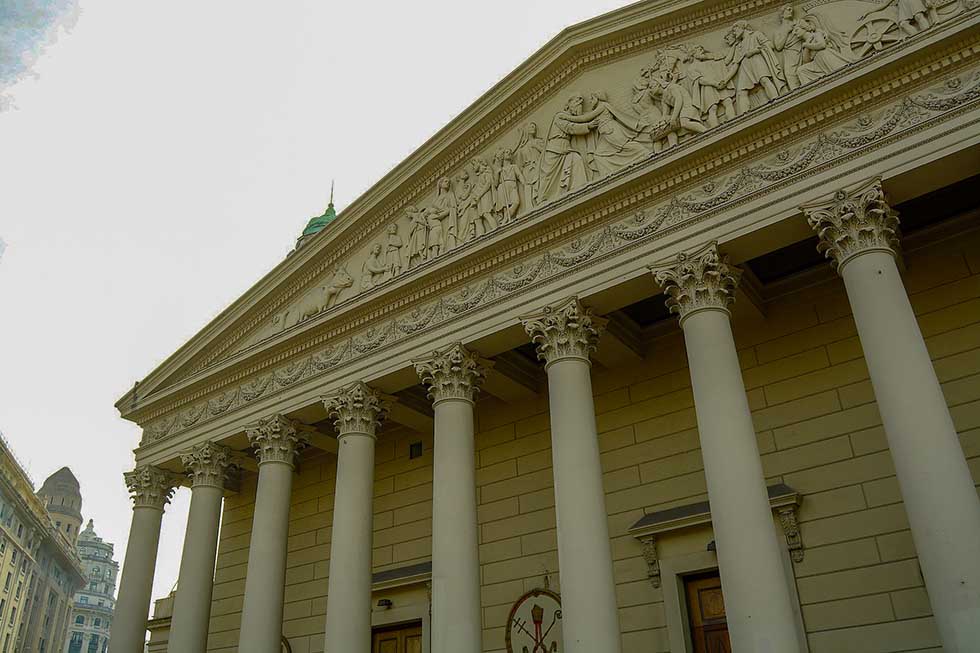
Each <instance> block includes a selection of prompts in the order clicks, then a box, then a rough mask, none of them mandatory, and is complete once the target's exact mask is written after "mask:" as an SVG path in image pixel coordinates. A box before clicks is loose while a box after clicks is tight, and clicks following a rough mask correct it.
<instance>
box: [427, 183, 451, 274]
mask: <svg viewBox="0 0 980 653" xmlns="http://www.w3.org/2000/svg"><path fill="white" fill-rule="evenodd" d="M426 218H427V220H428V222H429V255H430V256H438V255H439V254H440V253H442V252H443V251H449V250H451V249H456V247H457V246H459V234H458V228H459V227H458V222H459V211H458V208H457V203H456V195H454V194H453V188H452V182H450V181H449V177H442V178H440V179H439V182H438V184H436V199H435V201H434V202H433V203H432V206H431V207H429V209H428V211H427V212H426Z"/></svg>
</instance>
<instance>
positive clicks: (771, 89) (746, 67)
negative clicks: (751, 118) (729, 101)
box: [728, 20, 782, 115]
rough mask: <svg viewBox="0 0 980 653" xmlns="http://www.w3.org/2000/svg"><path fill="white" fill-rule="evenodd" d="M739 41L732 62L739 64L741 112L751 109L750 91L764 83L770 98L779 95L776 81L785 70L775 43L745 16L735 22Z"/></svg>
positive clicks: (735, 35)
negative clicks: (777, 54) (755, 27)
mask: <svg viewBox="0 0 980 653" xmlns="http://www.w3.org/2000/svg"><path fill="white" fill-rule="evenodd" d="M732 34H733V36H734V42H735V45H734V47H733V48H732V51H731V54H730V55H729V57H728V63H729V64H731V65H733V66H735V93H736V96H735V97H736V102H737V108H738V113H739V115H741V114H743V113H745V112H746V111H748V110H749V108H750V104H749V93H750V92H751V91H753V90H755V89H756V88H758V87H762V89H763V91H764V92H765V94H766V97H767V98H768V99H769V100H775V99H776V98H777V97H779V91H778V90H777V88H776V83H777V82H781V81H782V71H781V69H780V66H779V62H778V61H776V53H775V52H774V51H773V49H772V44H771V43H770V42H769V39H767V38H766V36H765V35H764V34H763V33H762V32H757V31H755V30H754V29H752V28H751V27H750V26H749V24H748V22H746V21H744V20H739V21H736V22H735V24H734V25H732Z"/></svg>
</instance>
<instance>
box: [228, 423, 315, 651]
mask: <svg viewBox="0 0 980 653" xmlns="http://www.w3.org/2000/svg"><path fill="white" fill-rule="evenodd" d="M245 434H246V435H247V436H248V441H249V442H250V443H251V444H252V446H253V447H255V455H256V457H257V458H258V461H259V482H258V488H257V489H256V491H255V516H254V517H252V540H251V543H250V544H249V547H248V569H247V570H246V576H245V604H244V606H243V607H242V629H241V631H240V633H239V642H238V651H239V653H269V651H278V650H279V647H280V646H281V645H282V604H283V592H284V590H285V582H286V536H287V533H288V531H289V495H290V492H291V491H292V487H293V467H294V465H295V462H296V454H297V452H298V451H299V450H300V449H301V448H303V447H304V446H306V440H305V438H304V437H303V434H302V433H301V432H300V431H299V430H297V428H296V424H295V423H294V422H292V421H291V420H288V419H286V418H285V417H283V416H282V415H273V416H272V417H268V418H266V419H263V420H260V421H259V422H258V423H256V424H253V425H252V426H250V427H248V428H247V429H245Z"/></svg>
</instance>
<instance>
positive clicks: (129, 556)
mask: <svg viewBox="0 0 980 653" xmlns="http://www.w3.org/2000/svg"><path fill="white" fill-rule="evenodd" d="M124 477H125V479H126V485H127V486H129V491H130V494H131V495H132V499H133V524H132V526H131V527H130V529H129V542H128V543H127V545H126V560H125V562H123V572H122V578H121V579H120V581H119V598H118V600H117V601H116V614H115V617H114V618H113V624H112V640H111V641H110V643H109V653H139V652H140V651H142V650H143V642H144V641H145V640H146V620H147V618H148V617H149V616H150V594H151V592H152V591H153V572H154V570H155V568H156V563H157V548H158V546H159V544H160V522H161V521H162V519H163V508H164V506H166V505H167V504H168V503H170V497H172V496H173V493H174V486H175V485H176V481H175V478H174V476H173V475H172V474H170V473H169V472H166V471H164V470H162V469H158V468H156V467H150V466H148V465H144V466H141V467H137V468H136V469H134V470H133V471H131V472H127V473H126V474H124Z"/></svg>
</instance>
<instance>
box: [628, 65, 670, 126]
mask: <svg viewBox="0 0 980 653" xmlns="http://www.w3.org/2000/svg"><path fill="white" fill-rule="evenodd" d="M657 70H658V68H657V66H646V67H644V68H642V69H641V70H640V76H639V77H637V78H636V79H635V80H634V81H633V92H632V96H631V98H632V99H631V101H632V104H633V111H635V112H636V114H637V115H638V116H640V117H641V118H643V119H644V120H646V121H647V123H649V124H651V125H653V124H656V123H657V122H659V121H660V120H661V118H663V115H662V114H661V113H660V103H659V102H657V101H656V99H655V98H654V97H653V94H652V93H651V92H650V91H651V82H650V79H651V78H652V77H653V73H654V72H656V71H657Z"/></svg>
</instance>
